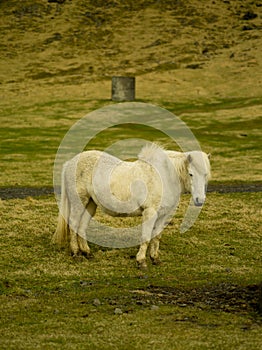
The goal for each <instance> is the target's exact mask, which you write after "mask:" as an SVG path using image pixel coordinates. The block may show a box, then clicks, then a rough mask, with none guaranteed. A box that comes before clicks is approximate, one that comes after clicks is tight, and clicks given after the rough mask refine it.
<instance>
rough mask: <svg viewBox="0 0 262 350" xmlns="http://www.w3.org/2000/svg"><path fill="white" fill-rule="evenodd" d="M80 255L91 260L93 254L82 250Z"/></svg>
mask: <svg viewBox="0 0 262 350" xmlns="http://www.w3.org/2000/svg"><path fill="white" fill-rule="evenodd" d="M82 255H83V256H84V257H85V258H86V259H87V260H91V259H93V258H94V254H92V253H88V252H82Z"/></svg>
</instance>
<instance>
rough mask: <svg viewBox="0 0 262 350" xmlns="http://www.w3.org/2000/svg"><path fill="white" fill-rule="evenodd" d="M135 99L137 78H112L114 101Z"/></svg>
mask: <svg viewBox="0 0 262 350" xmlns="http://www.w3.org/2000/svg"><path fill="white" fill-rule="evenodd" d="M134 99H135V78H134V77H113V78H112V100H113V101H134Z"/></svg>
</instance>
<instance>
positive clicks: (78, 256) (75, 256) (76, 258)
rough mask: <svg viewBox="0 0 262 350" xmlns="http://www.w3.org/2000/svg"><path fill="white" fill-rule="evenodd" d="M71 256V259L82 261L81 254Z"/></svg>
mask: <svg viewBox="0 0 262 350" xmlns="http://www.w3.org/2000/svg"><path fill="white" fill-rule="evenodd" d="M72 258H73V260H74V261H76V262H82V261H84V257H83V255H79V254H72Z"/></svg>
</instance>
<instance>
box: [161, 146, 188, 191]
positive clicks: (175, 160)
mask: <svg viewBox="0 0 262 350" xmlns="http://www.w3.org/2000/svg"><path fill="white" fill-rule="evenodd" d="M165 152H166V154H167V155H168V157H169V158H170V160H171V162H172V164H173V166H174V168H175V171H176V173H177V175H178V177H179V180H180V184H181V186H182V189H183V191H189V189H190V183H189V179H188V176H187V172H188V170H187V169H188V162H187V159H186V155H185V154H184V153H182V152H175V151H165Z"/></svg>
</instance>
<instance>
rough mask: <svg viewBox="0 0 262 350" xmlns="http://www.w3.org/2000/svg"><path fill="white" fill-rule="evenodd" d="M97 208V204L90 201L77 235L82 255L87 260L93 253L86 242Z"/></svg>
mask: <svg viewBox="0 0 262 350" xmlns="http://www.w3.org/2000/svg"><path fill="white" fill-rule="evenodd" d="M96 208H97V206H96V204H95V203H94V201H93V200H92V199H90V200H89V202H88V203H87V205H86V209H85V211H84V212H83V214H82V216H81V219H80V223H79V229H78V235H77V241H78V246H79V250H80V251H81V253H82V254H83V255H84V256H86V257H87V258H90V257H91V253H90V248H89V246H88V243H87V240H86V232H87V229H88V225H89V223H90V220H91V219H92V217H93V216H94V215H95V212H96Z"/></svg>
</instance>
